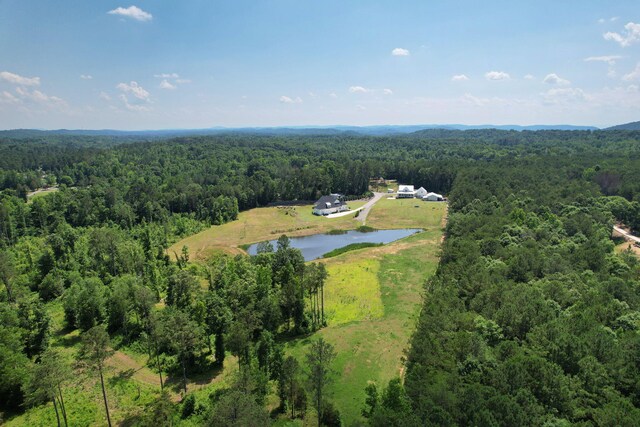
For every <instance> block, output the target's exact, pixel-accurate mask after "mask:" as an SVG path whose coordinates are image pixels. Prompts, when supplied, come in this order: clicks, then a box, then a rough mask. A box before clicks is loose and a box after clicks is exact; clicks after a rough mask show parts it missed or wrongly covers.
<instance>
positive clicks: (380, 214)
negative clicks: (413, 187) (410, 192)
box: [367, 197, 447, 229]
mask: <svg viewBox="0 0 640 427" xmlns="http://www.w3.org/2000/svg"><path fill="white" fill-rule="evenodd" d="M416 206H417V207H416ZM446 207H447V204H446V203H442V202H423V201H421V200H418V199H388V198H386V197H383V198H382V199H380V200H379V201H378V203H376V204H375V205H374V206H373V208H371V212H369V216H368V217H367V225H368V226H371V227H374V228H426V229H429V228H433V227H440V225H441V220H442V215H443V213H444V212H445V211H446Z"/></svg>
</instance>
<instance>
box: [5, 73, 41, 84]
mask: <svg viewBox="0 0 640 427" xmlns="http://www.w3.org/2000/svg"><path fill="white" fill-rule="evenodd" d="M0 79H2V80H6V81H8V82H9V83H13V84H16V85H21V86H39V85H40V77H24V76H20V75H18V74H14V73H10V72H8V71H2V72H0Z"/></svg>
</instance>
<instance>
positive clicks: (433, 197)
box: [422, 192, 444, 202]
mask: <svg viewBox="0 0 640 427" xmlns="http://www.w3.org/2000/svg"><path fill="white" fill-rule="evenodd" d="M422 200H424V201H425V202H441V201H443V200H444V197H442V194H438V193H433V192H430V193H427V195H426V196H424V197H422Z"/></svg>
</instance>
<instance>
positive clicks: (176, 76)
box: [153, 73, 180, 79]
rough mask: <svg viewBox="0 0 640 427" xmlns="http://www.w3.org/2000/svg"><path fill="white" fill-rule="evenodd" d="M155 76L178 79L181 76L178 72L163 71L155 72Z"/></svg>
mask: <svg viewBox="0 0 640 427" xmlns="http://www.w3.org/2000/svg"><path fill="white" fill-rule="evenodd" d="M153 77H156V78H158V79H177V78H179V77H180V75H179V74H177V73H161V74H154V75H153Z"/></svg>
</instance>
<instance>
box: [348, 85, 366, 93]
mask: <svg viewBox="0 0 640 427" xmlns="http://www.w3.org/2000/svg"><path fill="white" fill-rule="evenodd" d="M367 92H371V89H367V88H366V87H362V86H351V87H350V88H349V93H367Z"/></svg>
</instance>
